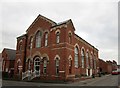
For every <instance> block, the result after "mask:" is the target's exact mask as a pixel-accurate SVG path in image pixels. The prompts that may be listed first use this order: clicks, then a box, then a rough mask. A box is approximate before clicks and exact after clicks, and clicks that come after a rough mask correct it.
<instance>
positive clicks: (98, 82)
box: [2, 75, 120, 87]
mask: <svg viewBox="0 0 120 88" xmlns="http://www.w3.org/2000/svg"><path fill="white" fill-rule="evenodd" d="M118 78H119V79H118ZM118 80H120V75H119V77H118V75H105V76H102V77H96V78H93V79H87V80H83V81H79V82H74V83H60V84H59V83H36V82H21V81H8V80H3V83H2V86H37V87H40V86H52V87H54V86H61V87H64V86H66V87H67V86H111V87H112V86H118V83H119V85H120V82H118Z"/></svg>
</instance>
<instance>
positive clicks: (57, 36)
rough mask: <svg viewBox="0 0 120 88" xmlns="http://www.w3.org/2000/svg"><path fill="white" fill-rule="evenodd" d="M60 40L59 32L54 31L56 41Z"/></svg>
mask: <svg viewBox="0 0 120 88" xmlns="http://www.w3.org/2000/svg"><path fill="white" fill-rule="evenodd" d="M59 42H60V32H57V33H56V43H59Z"/></svg>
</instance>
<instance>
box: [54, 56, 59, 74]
mask: <svg viewBox="0 0 120 88" xmlns="http://www.w3.org/2000/svg"><path fill="white" fill-rule="evenodd" d="M55 66H56V75H58V74H59V59H58V58H56V60H55Z"/></svg>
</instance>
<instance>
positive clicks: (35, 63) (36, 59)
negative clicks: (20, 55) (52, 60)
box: [34, 57, 40, 71]
mask: <svg viewBox="0 0 120 88" xmlns="http://www.w3.org/2000/svg"><path fill="white" fill-rule="evenodd" d="M37 66H38V67H39V71H40V58H39V57H36V58H35V60H34V71H38V70H36V67H37Z"/></svg>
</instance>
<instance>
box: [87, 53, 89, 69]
mask: <svg viewBox="0 0 120 88" xmlns="http://www.w3.org/2000/svg"><path fill="white" fill-rule="evenodd" d="M86 67H87V68H88V67H89V53H88V52H87V53H86Z"/></svg>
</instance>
